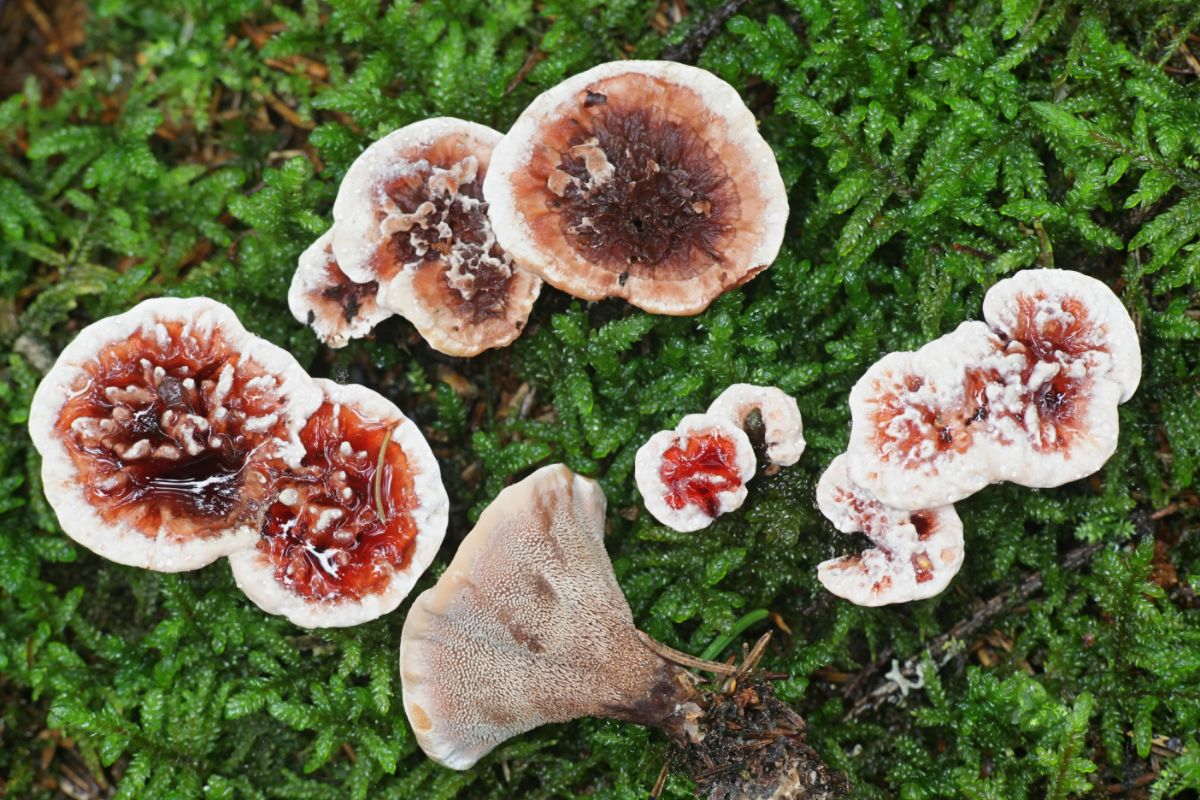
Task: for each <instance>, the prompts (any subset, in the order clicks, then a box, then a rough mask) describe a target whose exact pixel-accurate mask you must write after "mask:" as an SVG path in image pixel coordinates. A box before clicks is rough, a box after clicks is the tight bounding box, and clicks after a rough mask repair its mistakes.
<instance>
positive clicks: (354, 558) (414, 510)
mask: <svg viewBox="0 0 1200 800" xmlns="http://www.w3.org/2000/svg"><path fill="white" fill-rule="evenodd" d="M314 383H316V385H317V386H318V387H319V388H320V389H321V391H322V392H323V394H324V404H323V405H322V408H321V409H320V410H318V412H316V413H314V414H313V416H312V417H311V418H310V419H309V422H308V424H307V425H306V426H305V428H304V430H303V431H301V433H300V440H301V442H302V443H303V444H304V445H305V448H306V450H307V453H306V455H305V457H304V459H303V461H302V463H301V465H300V466H299V467H298V468H297V469H295V470H293V472H294V473H295V475H294V476H292V475H281V476H280V477H279V478H278V479H277V480H276V483H275V487H274V498H273V503H272V505H271V507H270V508H269V510H268V512H267V515H266V518H265V519H264V523H263V528H262V532H261V536H260V537H259V538H258V541H257V545H256V546H251V547H248V548H245V549H242V550H239V551H237V552H234V553H231V554H230V555H229V564H230V566H231V567H232V569H233V577H234V580H235V581H236V582H237V585H238V587H239V588H240V589H241V590H242V591H243V592H245V593H246V596H247V597H249V598H250V599H251V600H253V601H254V602H255V603H256V604H257V605H258V606H259V607H260V608H262V609H263V610H264V611H267V612H268V613H271V614H281V615H283V616H285V617H287V618H288V619H289V620H291V621H292V622H293V623H295V624H296V625H299V626H301V627H304V628H334V627H346V626H350V625H358V624H361V623H363V622H367V621H369V620H373V619H376V618H377V617H380V616H383V615H384V614H387V613H389V612H391V611H393V610H395V609H396V607H397V606H399V605H400V602H401V601H402V600H404V598H405V597H407V596H408V593H409V592H410V591H412V587H413V585H414V584H416V582H417V579H418V578H419V577H420V576H421V575H422V574H423V573H424V572H425V570H426V569H427V568H428V567H429V564H430V563H431V562H432V561H433V557H434V556H435V555H436V554H437V551H438V548H439V547H440V546H441V543H442V539H443V537H444V536H445V533H446V523H447V519H448V515H449V506H450V501H449V498H448V497H447V496H446V490H445V488H444V487H443V485H442V478H441V471H440V470H439V468H438V463H437V460H436V459H435V458H434V455H433V451H432V450H430V448H429V444H428V443H427V442H426V441H425V437H424V436H422V435H421V432H420V431H419V430H418V429H417V426H416V425H415V424H414V423H413V422H412V421H411V420H409V419H408V417H406V416H405V415H404V414H403V413H402V412H401V411H400V409H398V408H397V407H396V406H395V405H394V404H393V403H392V402H391V401H389V400H387V399H386V398H384V397H383V396H382V395H379V394H377V393H376V392H373V391H371V390H370V389H368V388H366V387H364V386H359V385H357V384H349V385H342V384H337V383H334V382H332V381H328V380H324V379H320V378H317V379H314ZM322 412H324V413H322ZM389 430H390V434H388V433H387V431H389ZM385 445H386V447H387V452H386V454H383V455H382V456H381V452H380V451H381V450H383V448H384V447H385ZM359 448H362V449H359ZM380 465H383V466H384V468H385V469H386V470H387V472H385V473H384V475H380V476H379V478H378V484H376V483H375V480H376V470H377V469H378V468H379V466H380ZM347 473H349V474H347ZM376 490H377V491H378V496H376ZM289 495H290V496H289ZM380 508H382V509H384V517H383V518H382V519H381V518H380V516H379V511H378V509H380Z"/></svg>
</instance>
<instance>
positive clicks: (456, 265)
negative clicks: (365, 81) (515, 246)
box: [333, 117, 542, 356]
mask: <svg viewBox="0 0 1200 800" xmlns="http://www.w3.org/2000/svg"><path fill="white" fill-rule="evenodd" d="M500 138H501V136H500V134H499V133H497V132H496V131H494V130H492V129H491V128H487V127H484V126H483V125H477V124H475V123H473V122H466V121H464V120H460V119H453V118H450V117H438V118H435V119H427V120H423V121H421V122H416V123H413V124H412V125H408V126H406V127H404V128H401V129H400V130H397V131H394V132H393V133H391V134H388V135H387V136H385V137H384V138H382V139H380V140H379V141H377V142H375V143H374V144H373V145H371V146H370V147H368V148H367V149H366V150H365V151H363V153H362V155H360V156H359V157H358V159H356V160H355V162H354V163H353V164H352V165H351V166H350V169H349V170H348V171H347V172H346V177H345V179H344V180H343V181H342V184H341V187H340V188H339V190H338V196H337V200H336V201H335V202H334V206H333V218H334V226H333V252H334V255H335V256H336V257H337V261H338V264H339V265H340V266H341V268H342V271H343V272H344V273H345V274H346V275H347V276H349V277H350V278H351V279H352V280H354V281H358V282H368V281H377V282H378V283H379V285H380V287H381V289H380V294H379V299H380V301H381V302H382V303H383V305H384V306H386V307H387V308H389V309H390V310H392V311H394V312H396V313H398V314H402V315H403V316H404V317H406V318H407V319H408V320H409V321H410V322H412V323H413V325H414V326H415V327H416V328H417V331H418V332H420V334H421V335H422V336H423V337H424V338H425V340H426V341H428V342H429V344H430V346H431V347H433V348H434V349H436V350H440V351H441V352H443V353H448V354H450V355H456V356H472V355H476V354H478V353H480V352H482V351H484V350H486V349H488V348H491V347H502V346H504V345H507V344H509V343H510V342H512V341H513V340H514V339H516V338H517V337H518V336H519V335H520V334H521V331H522V329H523V328H524V326H525V322H526V320H527V319H528V317H529V312H530V309H531V308H532V307H533V303H534V301H535V300H536V299H537V296H538V293H539V292H540V291H541V285H542V282H541V280H540V279H539V278H538V277H537V276H536V275H533V274H531V273H529V272H526V271H525V270H523V269H521V268H520V266H519V265H518V263H516V262H514V260H513V259H512V258H510V257H509V255H508V254H507V253H506V252H505V251H504V250H503V249H502V248H501V247H500V245H498V244H497V243H496V237H495V234H494V233H493V231H492V227H491V223H490V222H489V221H488V217H487V203H486V202H484V200H483V193H482V188H481V186H482V183H483V180H484V176H485V175H486V174H487V172H488V166H489V164H490V163H491V159H492V148H493V147H494V146H495V144H496V143H497V142H498V141H499V140H500Z"/></svg>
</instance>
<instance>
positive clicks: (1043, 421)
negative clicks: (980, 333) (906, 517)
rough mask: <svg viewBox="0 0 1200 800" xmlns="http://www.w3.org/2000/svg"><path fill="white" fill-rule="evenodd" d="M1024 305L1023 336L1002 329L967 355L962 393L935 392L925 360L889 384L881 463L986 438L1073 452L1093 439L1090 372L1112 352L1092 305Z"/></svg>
mask: <svg viewBox="0 0 1200 800" xmlns="http://www.w3.org/2000/svg"><path fill="white" fill-rule="evenodd" d="M1016 303H1017V305H1018V308H1019V309H1020V310H1019V314H1018V319H1017V325H1016V326H1015V329H1014V330H1012V331H1005V330H1001V329H993V330H992V331H991V332H990V333H988V334H986V336H987V345H986V347H984V348H982V349H980V348H977V349H976V350H975V351H974V352H973V353H971V354H970V355H967V354H965V353H964V354H960V355H959V358H960V360H961V364H959V365H958V367H957V368H958V369H959V370H960V372H959V375H960V376H961V377H960V378H959V379H958V381H959V382H958V385H957V386H956V387H955V391H953V392H945V391H942V392H939V391H937V390H936V388H931V386H930V384H931V379H930V378H929V377H928V376H926V375H923V374H921V373H920V371H919V361H918V364H917V366H916V367H914V368H913V369H912V370H910V371H908V372H906V373H905V374H902V375H899V376H897V377H895V378H893V379H891V380H887V381H883V382H881V383H880V390H879V391H878V393H877V394H876V395H875V398H874V400H873V401H872V402H873V411H872V420H873V424H874V427H875V431H876V436H875V441H876V446H877V448H878V454H879V458H880V460H882V461H889V460H894V461H895V462H896V463H898V464H900V465H902V466H905V467H909V468H915V467H917V466H920V465H924V464H932V463H935V462H939V461H941V460H944V459H945V458H947V457H950V458H953V457H954V456H956V455H962V454H966V453H967V452H968V451H969V450H971V449H972V447H973V446H974V445H975V444H976V440H977V439H978V438H979V437H983V438H984V439H988V440H991V441H994V442H996V443H999V444H1001V445H1010V444H1013V443H1014V441H1016V440H1018V439H1019V440H1022V441H1023V442H1025V443H1027V444H1028V446H1029V447H1031V448H1032V449H1033V450H1035V451H1037V452H1054V451H1061V452H1066V451H1069V450H1070V447H1071V444H1072V442H1073V441H1074V440H1075V438H1076V437H1077V436H1080V435H1086V431H1085V430H1084V429H1083V427H1084V424H1085V420H1086V417H1087V406H1088V403H1090V402H1091V391H1092V387H1093V380H1092V377H1091V372H1092V371H1093V370H1094V369H1095V368H1096V363H1097V356H1101V357H1103V354H1106V353H1107V349H1106V347H1105V346H1104V343H1103V340H1102V339H1101V337H1100V336H1099V334H1098V331H1097V330H1096V328H1095V326H1094V325H1093V324H1091V323H1090V322H1089V317H1088V311H1087V308H1086V306H1085V305H1084V304H1083V303H1082V301H1080V300H1079V299H1078V298H1074V297H1066V298H1061V299H1047V298H1045V297H1031V296H1029V295H1025V294H1021V295H1018V296H1017V298H1016ZM978 353H984V355H982V356H978V355H977V354H978ZM972 359H975V360H972Z"/></svg>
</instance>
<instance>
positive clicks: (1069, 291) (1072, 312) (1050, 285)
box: [983, 269, 1142, 403]
mask: <svg viewBox="0 0 1200 800" xmlns="http://www.w3.org/2000/svg"><path fill="white" fill-rule="evenodd" d="M983 317H984V319H985V320H987V323H988V325H990V326H992V328H993V329H995V330H999V331H1002V332H1003V333H1004V334H1005V335H1007V336H1008V337H1009V338H1010V339H1016V340H1018V341H1021V342H1024V343H1025V344H1026V345H1027V346H1028V347H1029V348H1030V349H1031V350H1032V351H1034V352H1035V353H1041V354H1045V356H1044V357H1049V356H1052V355H1054V354H1059V355H1058V360H1060V361H1065V360H1075V359H1082V360H1084V362H1085V363H1086V364H1087V368H1088V371H1089V372H1093V373H1096V374H1098V375H1101V374H1102V375H1104V376H1105V377H1107V378H1108V379H1109V380H1112V381H1114V382H1116V383H1117V385H1119V386H1120V388H1121V392H1120V397H1119V400H1118V402H1121V403H1124V402H1125V401H1126V400H1128V399H1129V398H1131V397H1133V394H1134V392H1136V391H1137V387H1138V383H1139V382H1140V381H1141V378H1142V348H1141V344H1140V343H1139V342H1138V335H1137V328H1136V327H1135V326H1134V324H1133V319H1131V318H1130V316H1129V312H1128V311H1126V310H1125V306H1124V305H1122V303H1121V300H1120V298H1118V297H1117V296H1116V295H1115V294H1113V291H1112V289H1110V288H1108V286H1106V285H1105V284H1103V283H1102V282H1100V281H1098V280H1096V279H1095V278H1093V277H1091V276H1090V275H1084V274H1083V273H1082V272H1074V271H1072V270H1066V269H1027V270H1022V271H1020V272H1018V273H1016V274H1014V275H1013V276H1012V277H1010V278H1005V279H1004V280H1002V281H999V282H998V283H996V284H995V285H994V286H992V288H991V289H989V290H988V292H987V295H985V296H984V298H983Z"/></svg>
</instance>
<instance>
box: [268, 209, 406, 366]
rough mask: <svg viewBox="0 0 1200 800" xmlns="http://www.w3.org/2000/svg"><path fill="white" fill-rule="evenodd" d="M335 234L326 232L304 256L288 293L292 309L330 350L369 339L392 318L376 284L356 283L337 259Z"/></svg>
mask: <svg viewBox="0 0 1200 800" xmlns="http://www.w3.org/2000/svg"><path fill="white" fill-rule="evenodd" d="M332 242H333V232H332V231H326V232H325V233H324V234H323V235H322V236H321V237H320V238H319V239H317V240H316V241H315V242H313V243H312V245H311V246H310V247H309V248H308V249H307V250H305V251H304V252H303V253H302V254H301V255H300V261H299V266H297V268H296V272H295V274H294V275H293V276H292V286H291V289H289V290H288V308H289V309H291V312H292V316H294V317H295V318H296V321H297V322H300V323H301V324H304V325H308V326H309V327H311V328H312V329H313V331H314V332H315V333H316V334H317V338H318V339H320V340H321V341H322V342H324V343H325V344H327V345H329V346H330V347H344V346H345V345H346V342H348V341H349V340H350V339H357V338H359V337H362V336H366V335H367V334H368V333H370V332H371V330H372V329H373V328H374V327H375V326H376V325H378V324H379V323H380V322H383V321H384V320H385V319H387V318H388V317H390V316H391V315H392V312H391V311H389V310H388V309H386V308H384V307H382V306H381V305H379V303H378V301H377V300H376V294H377V293H378V291H379V284H377V283H376V282H375V281H369V282H367V283H355V282H354V281H352V280H350V279H349V278H348V277H346V274H345V273H344V272H342V270H341V268H340V267H339V266H338V263H337V260H336V259H335V258H334V257H333V247H332Z"/></svg>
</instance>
